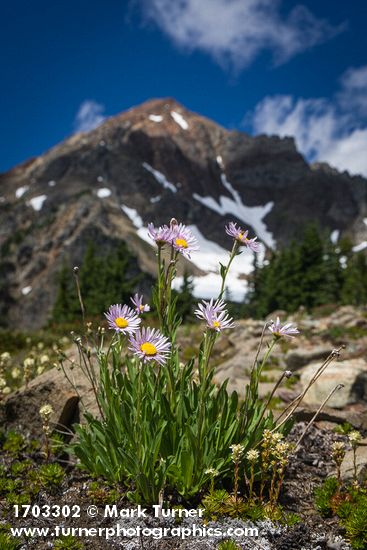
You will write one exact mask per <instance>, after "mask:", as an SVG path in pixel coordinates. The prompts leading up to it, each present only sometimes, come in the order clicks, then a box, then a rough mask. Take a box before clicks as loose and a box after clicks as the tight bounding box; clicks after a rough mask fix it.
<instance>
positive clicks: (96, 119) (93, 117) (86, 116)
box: [74, 99, 106, 132]
mask: <svg viewBox="0 0 367 550" xmlns="http://www.w3.org/2000/svg"><path fill="white" fill-rule="evenodd" d="M104 110H105V107H104V105H102V104H101V103H97V101H94V100H92V99H86V100H85V101H83V103H82V104H81V105H80V107H79V109H78V112H77V114H76V117H75V121H74V127H75V131H76V132H89V131H90V130H94V128H97V126H99V125H100V124H102V122H103V121H104V120H105V119H106V117H105V116H104V114H103V113H104Z"/></svg>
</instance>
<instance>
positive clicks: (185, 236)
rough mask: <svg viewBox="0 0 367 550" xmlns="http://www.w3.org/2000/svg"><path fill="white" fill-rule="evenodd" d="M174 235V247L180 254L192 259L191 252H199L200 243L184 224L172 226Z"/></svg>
mask: <svg viewBox="0 0 367 550" xmlns="http://www.w3.org/2000/svg"><path fill="white" fill-rule="evenodd" d="M171 230H172V233H173V239H172V246H173V248H174V249H175V250H178V252H181V254H182V255H183V256H185V257H186V258H190V254H191V252H195V250H199V246H198V241H197V239H196V237H194V235H193V234H192V232H191V230H190V229H189V228H188V227H186V225H184V224H183V223H180V224H178V225H171Z"/></svg>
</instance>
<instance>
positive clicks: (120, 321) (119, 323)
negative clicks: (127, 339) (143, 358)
mask: <svg viewBox="0 0 367 550" xmlns="http://www.w3.org/2000/svg"><path fill="white" fill-rule="evenodd" d="M105 317H106V319H107V321H108V326H109V328H110V329H112V330H115V331H116V332H121V333H122V334H131V333H133V332H136V331H137V330H138V328H139V325H140V323H141V319H140V317H139V316H138V315H137V314H136V313H135V311H133V310H132V309H131V307H129V306H126V305H124V306H122V305H121V304H115V305H113V306H110V308H109V309H108V311H107V313H105Z"/></svg>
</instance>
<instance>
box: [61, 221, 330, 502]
mask: <svg viewBox="0 0 367 550" xmlns="http://www.w3.org/2000/svg"><path fill="white" fill-rule="evenodd" d="M226 233H227V234H228V235H229V236H230V237H231V238H232V239H233V246H232V250H231V252H230V253H229V259H228V263H227V265H222V264H220V274H221V278H222V284H221V288H220V289H219V292H218V297H217V299H216V300H214V299H212V300H210V301H202V302H201V303H199V304H198V307H197V310H196V311H195V315H196V317H197V319H198V322H200V323H201V324H200V326H201V327H202V329H201V330H202V331H203V332H202V339H201V343H200V348H199V353H198V356H197V357H192V358H191V359H190V360H189V361H187V362H186V363H185V364H183V363H181V361H180V349H179V346H178V344H177V341H176V334H177V329H178V327H179V325H180V322H181V321H180V319H179V317H178V315H177V313H176V308H175V298H174V297H173V295H172V283H173V280H174V278H175V276H176V270H177V264H178V262H179V260H180V258H181V257H182V256H184V257H186V258H190V256H191V254H194V253H195V251H196V250H197V249H198V244H197V241H196V239H195V237H194V236H193V235H192V233H191V231H190V229H189V228H188V227H186V226H185V225H183V224H179V223H177V221H176V220H175V219H172V220H171V222H170V223H169V224H167V225H164V226H161V227H158V228H156V227H154V225H153V224H149V226H148V234H149V236H150V237H151V238H152V239H153V241H154V242H155V244H156V247H157V284H156V287H155V289H154V292H153V298H152V301H153V306H154V311H155V313H156V315H157V317H158V320H159V327H158V328H156V327H149V326H146V322H145V319H144V313H145V312H146V311H148V310H149V309H150V306H149V305H148V304H145V303H144V301H143V297H142V296H139V295H135V296H134V297H133V298H132V299H131V301H132V306H133V307H131V306H130V305H127V304H125V305H123V304H114V305H111V307H110V308H109V310H108V311H107V312H106V314H105V316H106V318H107V322H108V326H109V328H110V329H111V330H112V331H113V337H112V340H111V342H110V343H109V344H108V346H106V345H105V331H104V330H103V329H102V330H101V329H100V330H99V331H98V334H97V335H96V336H95V339H94V343H93V344H91V336H93V335H92V334H91V329H90V326H89V325H87V324H86V330H85V333H84V335H83V336H81V337H75V343H76V345H77V347H78V350H79V355H80V368H82V369H83V371H84V372H85V374H86V375H87V376H88V378H89V380H90V382H91V386H92V389H93V391H94V393H95V397H96V400H97V403H98V408H99V411H100V415H99V417H96V416H92V415H91V414H90V413H89V412H86V413H85V422H84V423H83V424H80V425H77V426H76V434H77V439H76V442H75V443H74V445H73V451H74V452H75V454H76V455H77V457H78V458H79V460H80V464H81V466H82V467H84V468H86V469H87V470H89V471H90V472H92V473H93V474H96V475H99V476H102V477H104V478H106V479H107V480H109V481H111V482H116V483H119V484H121V486H122V487H125V488H126V490H127V495H128V497H129V498H130V499H131V500H132V501H135V502H139V503H144V504H154V503H157V502H161V501H162V499H163V498H164V497H165V495H166V496H167V495H169V494H179V495H181V497H183V498H184V499H192V498H193V497H195V496H196V495H198V494H200V493H201V492H202V491H203V490H204V489H206V488H208V487H209V486H211V488H212V489H213V487H214V483H218V484H222V485H223V484H231V482H232V476H233V462H232V458H233V457H232V455H231V451H230V449H233V448H236V447H233V446H236V445H237V446H240V447H237V448H241V461H242V460H243V457H246V456H248V454H247V453H248V452H249V451H251V450H252V449H256V448H257V447H258V448H259V449H260V446H261V444H262V441H263V433H264V431H266V433H271V432H275V431H276V432H277V433H281V434H283V435H285V434H287V433H288V432H289V430H290V428H291V426H292V415H293V412H294V410H295V408H296V407H297V406H298V405H299V403H300V402H301V400H302V398H303V395H304V394H301V395H300V396H299V398H298V400H295V401H294V402H292V403H291V404H290V405H289V406H288V408H287V409H286V410H285V411H284V413H283V415H282V417H281V419H280V421H279V422H276V421H275V420H274V417H273V414H272V412H271V410H269V404H270V401H271V397H272V396H273V394H274V392H275V390H276V388H277V387H278V386H279V385H280V383H281V382H282V380H283V379H284V378H285V377H286V376H289V373H283V374H282V376H281V377H280V379H279V381H278V382H277V384H276V385H275V388H274V392H273V393H272V394H271V396H270V397H269V399H268V401H267V402H265V403H264V402H263V401H262V400H260V399H259V395H258V385H259V379H260V375H261V372H262V370H263V368H264V366H265V364H266V362H267V360H268V359H269V357H270V355H271V352H272V350H273V348H274V347H275V346H276V344H277V343H278V342H279V341H280V340H281V339H282V338H292V337H293V336H294V335H296V334H297V333H298V330H297V329H296V327H294V326H293V325H292V324H289V323H288V324H284V325H283V324H282V323H281V322H280V320H279V319H277V320H276V321H275V322H272V323H270V324H266V325H265V327H264V331H263V335H262V338H261V341H260V344H259V348H258V351H257V354H256V357H255V360H254V363H253V368H252V371H251V375H250V382H249V384H248V386H247V387H246V391H245V399H244V401H242V402H241V401H240V400H239V397H238V395H237V393H236V392H232V393H229V392H228V390H227V382H224V383H223V384H221V385H219V386H218V385H216V384H215V381H214V369H213V367H212V365H211V356H212V352H213V348H214V346H215V343H216V341H217V339H218V337H219V336H220V334H221V332H222V331H224V330H231V329H232V328H233V326H234V323H233V320H232V319H231V318H230V316H229V314H228V312H227V309H226V304H225V302H224V301H223V299H222V298H223V294H224V290H225V283H226V279H227V275H228V272H229V269H230V266H231V264H232V262H233V261H234V260H235V258H236V256H237V255H239V254H240V253H241V252H242V249H246V248H248V249H250V250H252V251H255V252H257V251H258V250H259V247H260V244H259V243H258V242H257V241H256V237H255V238H251V239H250V238H248V231H245V230H243V229H242V228H240V227H237V225H236V224H235V223H230V224H229V225H228V226H227V227H226ZM75 275H76V282H77V289H78V294H79V298H80V302H81V309H82V313H83V317H85V312H84V307H83V303H82V298H81V292H80V288H79V285H78V278H77V270H75ZM268 329H269V330H268ZM266 331H268V332H269V331H270V333H271V334H272V340H271V342H270V344H268V348H267V350H266V351H265V353H264V354H263V357H262V359H261V360H259V357H260V355H261V349H262V345H263V343H264V336H265V332H266ZM93 350H94V351H93ZM93 352H94V353H95V355H96V357H97V364H98V372H96V368H95V365H94V363H93V361H92V355H93ZM64 359H65V357H63V358H61V359H60V364H61V367H62V368H63V369H64V372H65V374H67V376H68V379H69V381H70V382H71V383H72V377H70V375H69V374H68V373H67V371H66V369H65V367H64ZM326 366H327V365H326ZM325 368H326V367H325ZM321 372H322V370H321V371H320V373H321ZM314 379H315V380H316V379H317V376H316V375H315V377H314ZM252 457H253V455H252ZM245 462H246V461H245ZM237 466H238V468H237V480H236V485H238V475H239V473H238V472H239V467H240V461H239V462H238V465H237ZM241 467H242V466H241ZM244 468H245V470H246V469H247V473H248V475H249V476H250V479H252V485H253V480H254V477H255V476H256V475H257V474H258V472H257V467H256V461H252V462H250V461H247V465H246V464H245V465H244ZM213 472H215V476H214V475H213ZM251 492H252V487H251Z"/></svg>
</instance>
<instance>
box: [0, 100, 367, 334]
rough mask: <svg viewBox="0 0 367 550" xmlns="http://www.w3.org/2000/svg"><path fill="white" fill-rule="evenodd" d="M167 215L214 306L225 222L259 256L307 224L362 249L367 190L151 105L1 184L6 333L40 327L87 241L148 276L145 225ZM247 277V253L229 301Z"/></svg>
mask: <svg viewBox="0 0 367 550" xmlns="http://www.w3.org/2000/svg"><path fill="white" fill-rule="evenodd" d="M172 216H174V217H176V218H177V219H179V220H180V221H183V222H185V223H187V224H189V225H190V226H191V227H192V230H193V231H194V233H195V234H196V236H197V237H198V239H199V243H200V246H201V250H200V252H199V253H196V254H195V255H194V256H193V264H192V265H191V269H192V272H193V273H194V274H195V276H196V279H195V281H196V293H197V294H198V295H201V296H210V295H213V294H215V293H216V291H217V289H218V287H219V281H218V275H217V271H216V269H217V267H216V266H217V262H218V261H219V260H220V261H222V262H223V261H225V259H226V255H227V250H228V249H229V248H230V246H231V243H230V240H229V238H228V237H227V236H226V235H225V233H224V224H225V223H226V222H228V221H229V220H234V221H236V222H238V223H239V224H241V225H242V226H246V227H249V228H250V234H251V236H252V235H254V234H256V235H257V236H258V238H259V240H260V241H262V242H263V243H264V245H265V246H264V251H265V250H266V248H272V247H276V246H279V245H281V244H283V243H286V242H287V241H289V240H290V238H292V237H293V236H294V235H295V232H296V231H297V229H298V228H300V227H301V226H302V225H304V223H305V222H308V221H310V220H315V221H318V222H320V224H321V225H322V226H323V227H325V228H327V229H328V230H329V231H330V234H331V236H332V238H333V239H334V240H335V239H337V238H338V236H339V235H341V234H348V235H349V236H351V237H352V239H353V241H354V242H355V244H356V247H357V248H359V249H362V248H363V247H365V246H367V242H366V241H367V237H366V223H367V182H366V180H365V179H363V178H361V177H351V176H350V175H349V174H348V173H346V172H344V173H338V172H337V171H336V170H333V169H331V168H330V167H328V166H325V165H315V166H310V165H308V164H307V162H306V161H305V159H304V158H303V157H302V156H301V155H300V153H299V152H298V151H297V149H296V147H295V144H294V141H293V140H292V139H291V138H286V139H281V138H279V137H276V136H274V137H266V136H257V137H251V136H249V135H246V134H244V133H241V132H237V131H227V130H225V129H224V128H222V127H220V126H219V125H217V124H215V123H214V122H212V121H210V120H208V119H206V118H204V117H201V116H199V115H197V114H194V113H191V112H189V111H188V110H186V109H185V108H184V107H182V106H181V105H179V104H178V103H177V102H175V101H174V100H171V99H163V100H153V101H149V102H147V103H144V104H143V105H141V106H139V107H136V108H134V109H131V110H129V111H127V112H125V113H122V114H121V115H118V116H116V117H113V118H110V119H109V120H107V121H106V122H105V123H104V124H102V125H101V126H100V127H98V128H97V129H95V130H93V131H91V132H89V133H81V134H75V135H73V136H71V137H70V138H69V139H67V140H65V141H64V142H63V143H61V144H60V145H57V146H56V147H54V148H53V149H51V150H50V151H48V152H46V153H45V154H44V155H41V156H40V157H38V158H35V159H31V160H29V161H27V162H25V163H23V164H21V165H19V166H17V167H15V168H14V169H12V170H11V171H9V172H7V173H6V174H2V175H1V176H0V247H1V271H0V279H1V281H0V300H2V301H3V302H5V301H6V302H7V306H8V307H7V319H8V322H9V324H10V325H13V326H21V327H23V328H29V327H37V326H41V325H42V324H44V323H45V322H46V321H47V318H48V316H49V312H50V309H51V307H52V304H53V301H54V297H55V275H56V273H57V272H58V270H59V269H60V266H61V264H62V261H63V258H65V257H67V258H68V259H69V261H70V263H71V264H79V263H80V261H81V258H82V257H83V253H84V251H85V248H86V245H87V242H88V241H90V240H93V241H94V242H95V243H96V244H97V246H98V247H99V248H100V250H109V249H111V247H113V246H114V244H115V243H116V241H117V240H121V239H122V240H124V241H125V242H126V243H127V245H128V246H129V248H130V249H131V251H132V252H133V253H134V255H135V256H136V262H135V264H134V265H133V266H132V273H133V272H136V271H138V270H143V271H145V272H147V273H153V272H154V261H155V258H154V248H153V247H152V246H151V243H150V242H149V239H148V237H147V234H146V229H145V228H144V226H145V225H146V224H147V223H148V222H149V221H154V222H155V223H156V224H160V223H166V222H167V221H168V220H169V219H170V218H171V217H172ZM251 269H252V257H251V255H250V254H249V253H245V254H243V255H242V256H241V257H240V258H238V259H237V264H236V266H235V269H234V273H233V276H232V278H231V279H230V281H229V283H230V290H231V293H232V296H233V297H234V298H238V299H241V298H242V297H243V294H244V291H245V288H246V275H247V274H248V273H250V272H251ZM1 288H2V290H1ZM4 289H5V290H4Z"/></svg>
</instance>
